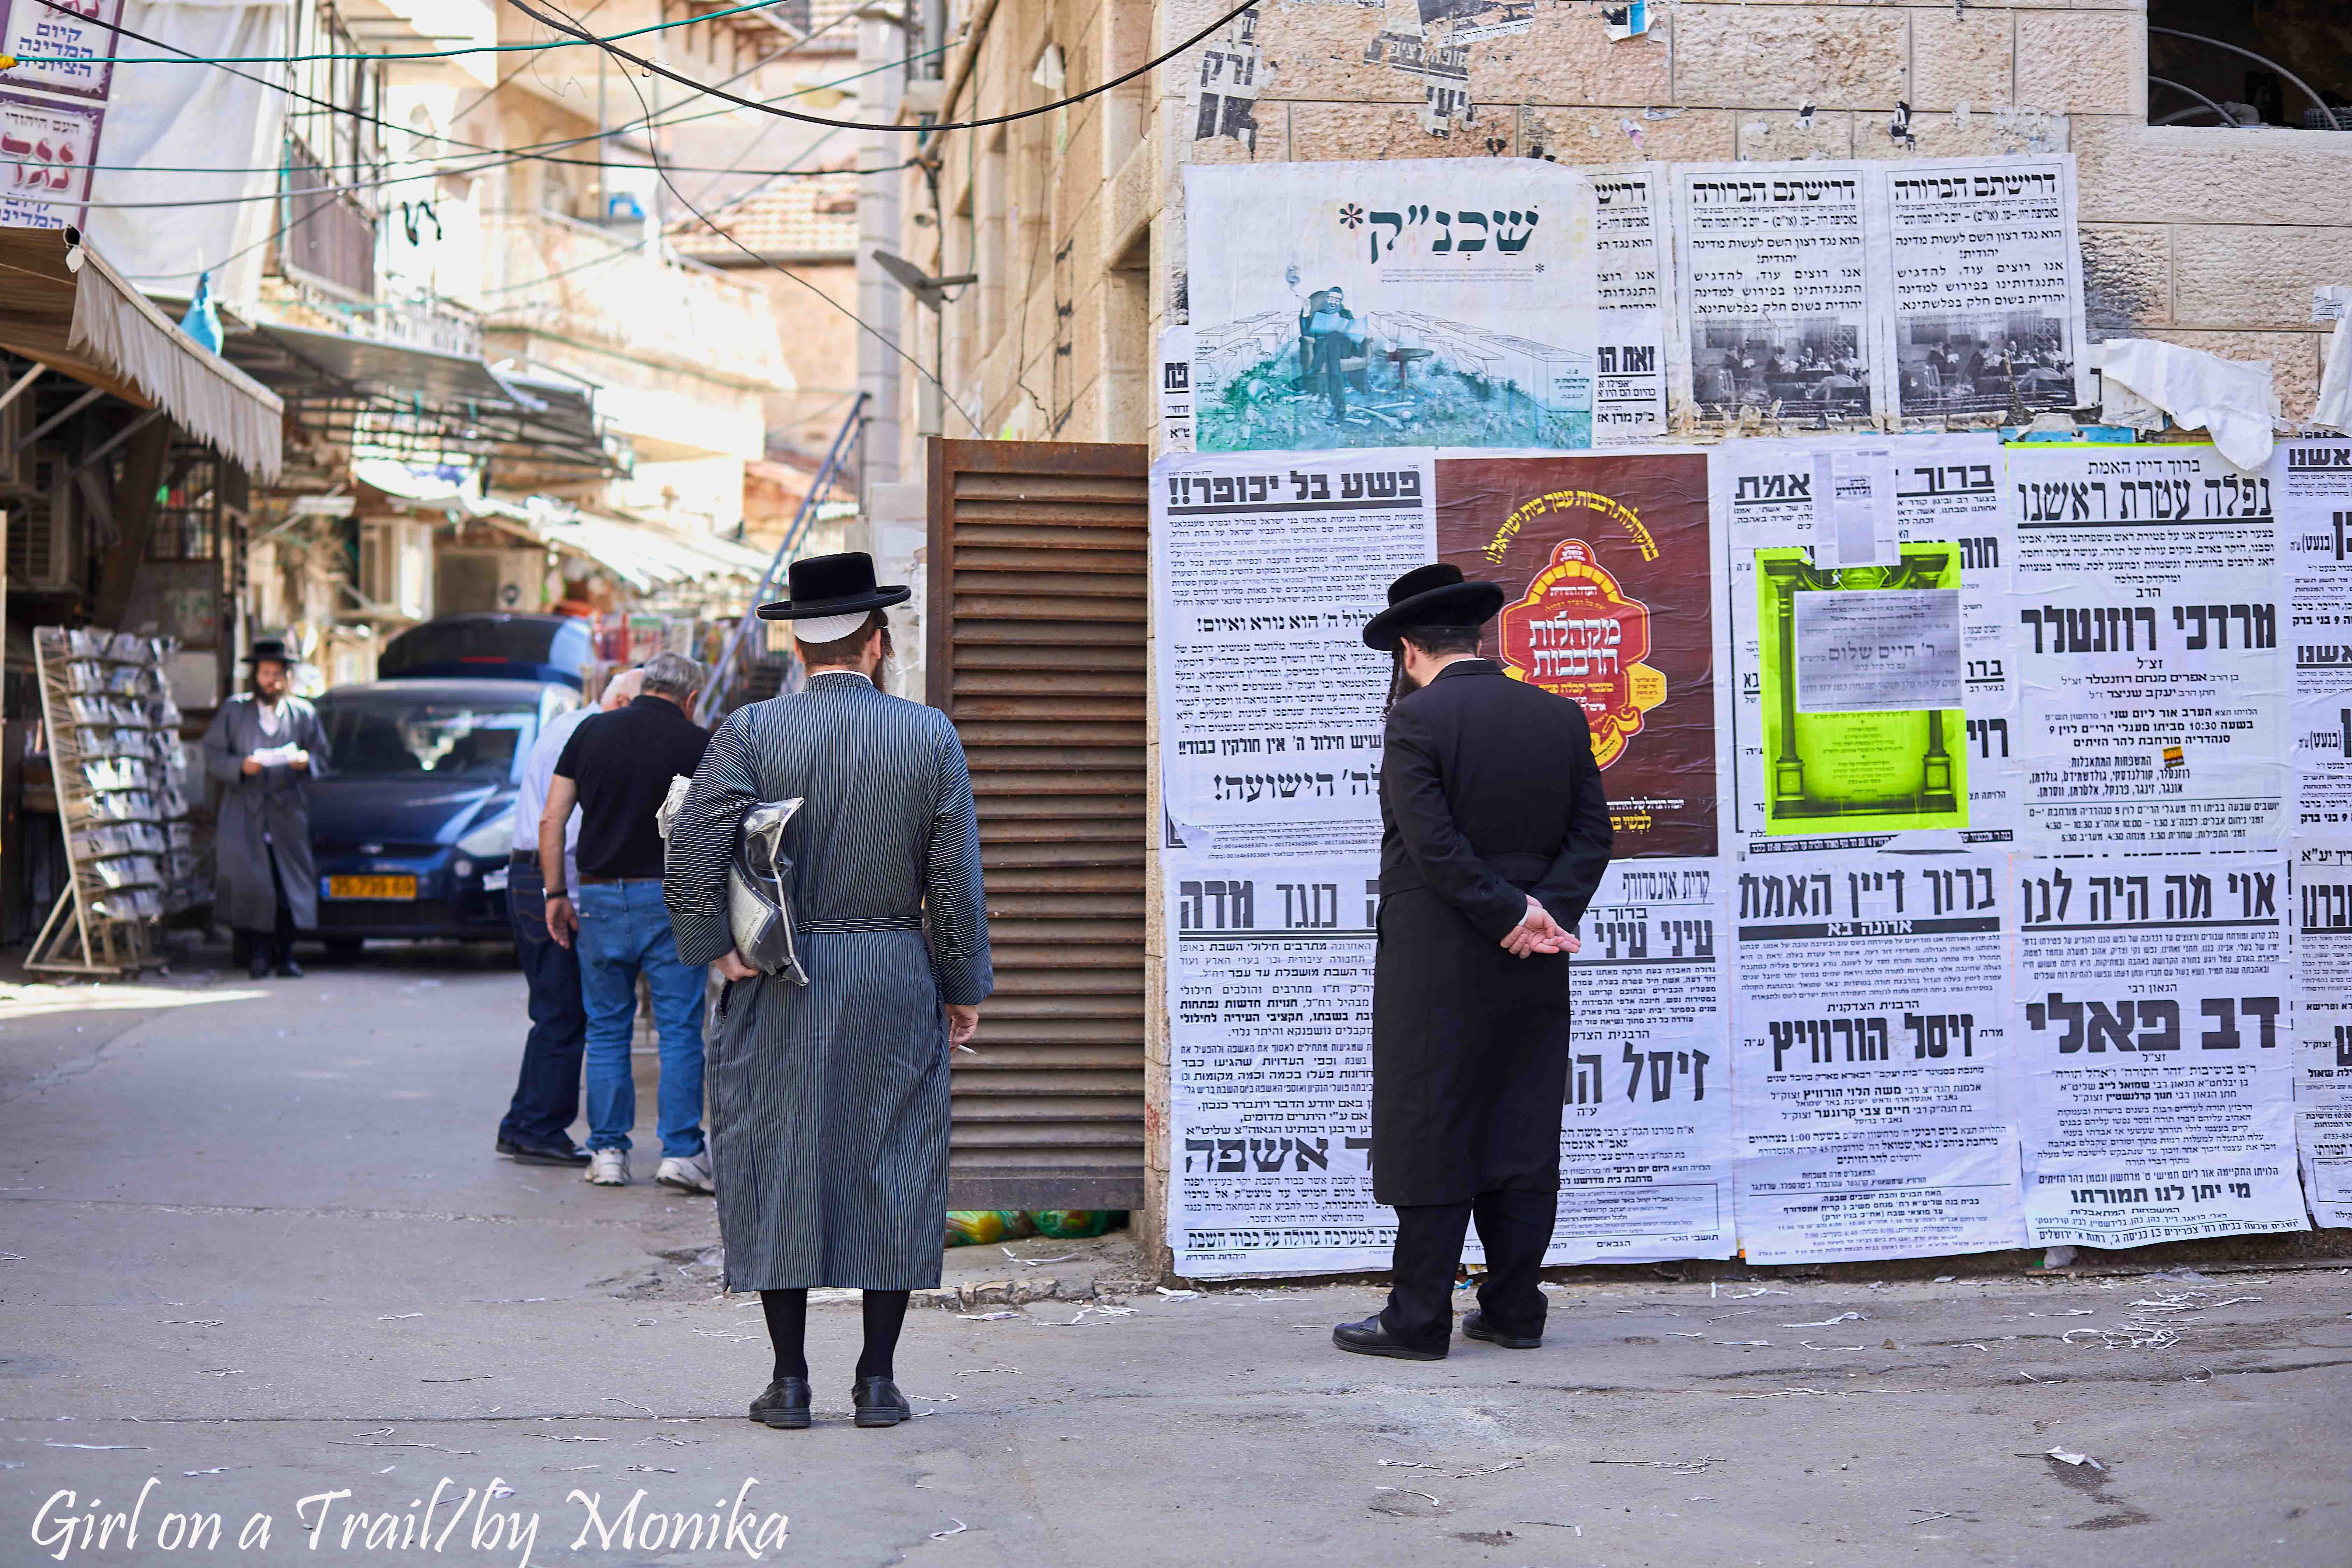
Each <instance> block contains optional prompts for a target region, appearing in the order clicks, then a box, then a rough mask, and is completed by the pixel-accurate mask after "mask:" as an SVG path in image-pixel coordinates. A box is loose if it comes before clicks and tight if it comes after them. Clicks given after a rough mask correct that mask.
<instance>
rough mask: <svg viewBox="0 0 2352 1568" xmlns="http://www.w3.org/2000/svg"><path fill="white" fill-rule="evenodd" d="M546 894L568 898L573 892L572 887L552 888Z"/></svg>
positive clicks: (551, 896)
mask: <svg viewBox="0 0 2352 1568" xmlns="http://www.w3.org/2000/svg"><path fill="white" fill-rule="evenodd" d="M544 896H545V897H547V898H551V899H568V898H570V897H571V896H572V893H571V889H567V888H550V889H547V891H546V893H545V895H544Z"/></svg>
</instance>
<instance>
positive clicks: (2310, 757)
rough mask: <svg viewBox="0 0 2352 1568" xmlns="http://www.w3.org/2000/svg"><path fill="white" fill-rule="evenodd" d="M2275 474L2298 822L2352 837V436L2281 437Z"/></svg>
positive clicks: (2317, 831)
mask: <svg viewBox="0 0 2352 1568" xmlns="http://www.w3.org/2000/svg"><path fill="white" fill-rule="evenodd" d="M2269 477H2270V480H2271V485H2272V494H2273V497H2274V498H2275V500H2276V501H2277V505H2278V517H2279V537H2280V538H2281V540H2282V541H2284V544H2285V553H2286V592H2287V627H2288V635H2287V642H2288V644H2289V646H2290V647H2293V648H2294V717H2293V721H2292V723H2291V725H2290V728H2289V733H2290V735H2291V736H2292V737H2293V740H2292V743H2291V749H2292V751H2293V752H2294V821H2295V826H2296V828H2297V830H2298V831H2299V832H2300V833H2302V834H2305V835H2309V836H2313V837H2323V838H2326V837H2334V838H2345V839H2352V441H2344V440H2327V441H2282V442H2280V443H2279V444H2278V447H2277V449H2276V451H2275V452H2274V453H2273V456H2272V458H2271V465H2270V472H2269Z"/></svg>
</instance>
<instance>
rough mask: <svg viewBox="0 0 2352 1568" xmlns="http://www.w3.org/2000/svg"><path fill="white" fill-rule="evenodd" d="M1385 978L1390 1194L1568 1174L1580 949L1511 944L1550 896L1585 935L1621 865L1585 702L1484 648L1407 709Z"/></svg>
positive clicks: (1381, 1066) (1387, 1198) (1557, 913)
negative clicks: (1562, 1146)
mask: <svg viewBox="0 0 2352 1568" xmlns="http://www.w3.org/2000/svg"><path fill="white" fill-rule="evenodd" d="M1609 844H1610V830H1609V803H1608V801H1607V800H1606V799H1605V798H1604V797H1603V796H1602V795H1601V770H1600V768H1599V767H1598V766H1596V765H1595V764H1594V763H1593V761H1592V731H1591V727H1590V726H1589V725H1587V724H1586V722H1585V719H1584V710H1583V709H1581V708H1580V707H1578V706H1577V705H1576V704H1575V703H1573V702H1570V701H1568V700H1566V699H1564V698H1559V697H1555V696H1553V695H1552V694H1551V693H1550V692H1549V691H1546V690H1544V689H1542V688H1540V687H1537V686H1530V685H1528V684H1527V683H1525V682H1523V681H1517V680H1513V679H1510V678H1509V677H1508V676H1507V675H1505V674H1504V673H1503V672H1502V670H1501V668H1498V667H1497V666H1496V665H1495V664H1493V663H1491V662H1489V661H1488V660H1486V659H1483V658H1482V659H1465V660H1462V661H1461V662H1458V663H1455V664H1450V665H1448V666H1446V667H1445V668H1444V669H1442V670H1440V671H1439V672H1438V673H1437V676H1436V678H1435V679H1433V680H1431V681H1430V683H1429V684H1428V685H1427V686H1426V687H1424V688H1423V689H1421V690H1419V691H1416V692H1414V693H1412V695H1411V696H1408V697H1406V698H1404V699H1403V700H1401V701H1399V702H1398V703H1397V705H1396V706H1395V708H1394V709H1392V710H1391V711H1390V714H1389V722H1388V736H1387V742H1386V746H1385V751H1384V753H1383V758H1382V762H1381V911H1380V941H1379V955H1378V958H1377V959H1376V961H1375V966H1374V972H1373V984H1372V1194H1373V1196H1374V1197H1376V1198H1377V1199H1378V1200H1379V1201H1380V1202H1381V1203H1384V1204H1452V1203H1465V1202H1467V1201H1469V1200H1470V1199H1472V1198H1475V1197H1476V1196H1477V1195H1478V1194H1480V1193H1483V1192H1491V1191H1494V1190H1496V1189H1498V1188H1506V1187H1518V1188H1528V1189H1533V1190H1538V1191H1543V1190H1550V1189H1555V1188H1557V1187H1558V1186H1559V1125H1560V1104H1561V1101H1562V1100H1563V1099H1564V1098H1565V1097H1566V1095H1567V1090H1568V1058H1569V996H1568V963H1569V961H1568V955H1567V954H1566V953H1564V952H1563V953H1554V954H1540V953H1539V954H1537V955H1535V956H1532V957H1528V958H1514V957H1512V956H1511V955H1510V954H1509V953H1508V952H1505V951H1504V950H1503V947H1502V941H1503V938H1504V937H1505V936H1507V934H1509V932H1510V930H1511V928H1512V927H1513V926H1516V925H1517V924H1518V923H1519V921H1520V920H1521V919H1523V918H1524V917H1525V916H1526V914H1527V908H1528V896H1529V895H1530V894H1532V895H1533V896H1534V897H1535V898H1536V899H1537V900H1539V901H1540V902H1541V903H1542V904H1543V906H1544V908H1545V909H1546V910H1549V911H1550V913H1551V916H1552V918H1553V919H1554V920H1556V921H1559V923H1560V924H1561V925H1562V926H1564V927H1567V928H1569V929H1570V930H1573V929H1574V928H1575V926H1576V923H1577V922H1578V921H1580V920H1582V919H1583V918H1584V909H1585V906H1586V905H1587V904H1588V903H1590V902H1591V900H1592V895H1593V892H1594V890H1595V889H1597V888H1599V886H1600V885H1601V873H1602V872H1603V871H1605V870H1606V869H1608V866H1609Z"/></svg>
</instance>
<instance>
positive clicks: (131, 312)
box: [0, 228, 285, 483]
mask: <svg viewBox="0 0 2352 1568" xmlns="http://www.w3.org/2000/svg"><path fill="white" fill-rule="evenodd" d="M78 241H79V231H77V230H73V229H56V228H0V348H5V349H7V350H8V351H9V352H11V353H17V354H22V355H23V356H24V357H25V358H26V359H30V360H37V361H38V362H39V363H42V364H46V365H47V366H49V367H50V368H52V369H54V370H58V371H62V372H63V373H64V374H67V375H69V376H72V377H73V378H74V379H75V380H77V381H80V382H85V383H87V384H89V385H91V386H96V387H102V388H104V389H105V390H106V391H108V392H110V393H112V394H113V395H115V396H117V397H120V398H121V399H122V400H123V401H124V402H126V403H131V404H135V405H138V406H139V407H142V408H159V407H160V408H162V409H163V411H164V412H165V413H166V414H168V415H169V416H171V418H172V421H173V423H174V424H176V425H177V426H180V428H181V429H183V430H185V431H186V432H187V433H188V434H189V435H191V436H193V437H196V438H197V439H199V440H202V441H206V442H209V443H211V444H212V446H213V447H215V448H217V449H218V450H219V451H220V452H222V453H223V454H224V455H226V456H227V457H230V458H235V459H236V461H237V462H238V463H239V464H241V465H243V466H244V468H245V470H246V471H247V473H249V474H251V475H252V476H254V478H256V479H260V480H262V481H263V482H265V483H267V482H268V481H269V480H272V479H276V478H277V477H278V468H280V466H281V465H282V462H283V458H284V429H283V419H284V414H285V404H284V403H283V402H282V401H281V400H280V399H279V398H278V395H276V394H275V393H273V392H271V391H270V390H269V389H268V387H266V386H263V385H262V384H259V383H258V382H257V381H255V380H254V379H253V378H252V377H251V376H249V375H247V374H245V373H244V372H242V371H240V370H238V369H237V368H236V366H235V365H233V364H231V363H228V362H227V361H226V360H224V359H222V358H221V356H220V355H218V354H216V353H212V352H211V351H210V350H208V349H206V348H205V346H204V345H203V344H202V343H199V342H196V341H195V340H194V338H192V337H190V336H188V334H187V333H185V332H184V331H181V330H180V328H179V325H178V323H176V322H174V321H173V320H172V319H171V318H170V317H169V316H166V315H165V314H163V311H161V310H157V309H156V308H155V306H154V305H153V304H152V302H150V301H149V300H148V299H147V297H146V296H145V295H144V294H142V293H140V292H139V290H138V289H134V288H132V287H131V285H130V284H129V283H127V282H125V281H124V280H123V278H122V276H121V274H120V273H118V272H117V271H115V269H114V268H112V267H110V266H109V265H108V264H107V260H106V258H104V257H102V256H100V254H99V253H98V252H97V250H95V249H94V248H92V247H89V246H88V245H85V244H80V243H78Z"/></svg>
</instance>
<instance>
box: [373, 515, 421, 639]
mask: <svg viewBox="0 0 2352 1568" xmlns="http://www.w3.org/2000/svg"><path fill="white" fill-rule="evenodd" d="M360 595H361V596H362V597H363V598H365V599H366V600H367V602H368V604H369V605H371V606H372V607H373V609H374V610H375V611H376V612H377V613H378V614H381V615H386V616H397V617H399V618H400V619H403V620H410V621H422V620H427V619H430V618H431V617H432V615H433V525H432V524H431V523H429V522H410V521H406V520H405V519H402V518H371V519H367V520H364V521H362V522H361V523H360Z"/></svg>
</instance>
